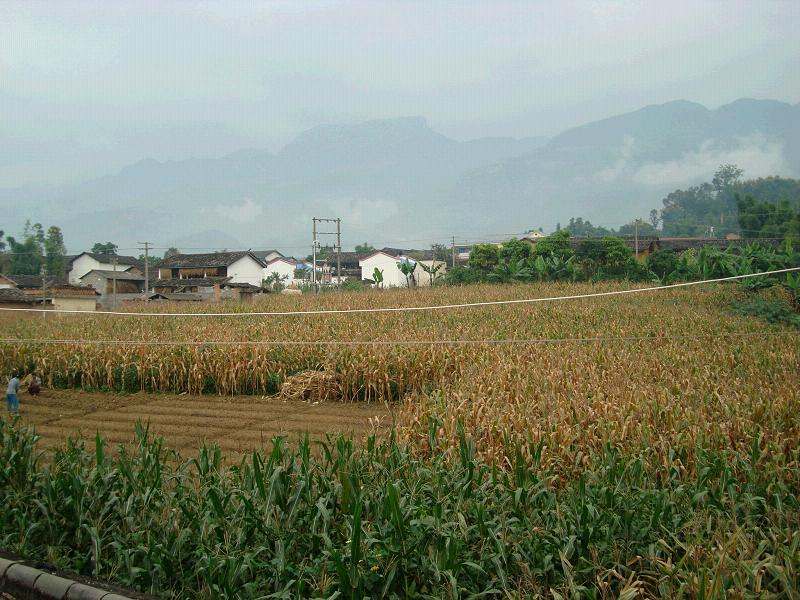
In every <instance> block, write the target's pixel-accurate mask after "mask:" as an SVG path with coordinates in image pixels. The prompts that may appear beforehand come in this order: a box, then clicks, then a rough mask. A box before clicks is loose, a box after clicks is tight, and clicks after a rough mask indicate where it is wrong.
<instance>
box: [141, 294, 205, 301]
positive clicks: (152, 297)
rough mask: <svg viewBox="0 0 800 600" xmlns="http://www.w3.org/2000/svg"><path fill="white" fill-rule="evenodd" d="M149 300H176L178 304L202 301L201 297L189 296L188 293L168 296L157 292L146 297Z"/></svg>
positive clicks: (199, 295)
mask: <svg viewBox="0 0 800 600" xmlns="http://www.w3.org/2000/svg"><path fill="white" fill-rule="evenodd" d="M148 298H149V299H150V300H159V299H161V300H176V301H179V302H200V301H202V300H203V296H202V295H201V294H191V293H188V292H182V293H180V294H168V293H166V292H159V293H157V294H151V295H150V296H148Z"/></svg>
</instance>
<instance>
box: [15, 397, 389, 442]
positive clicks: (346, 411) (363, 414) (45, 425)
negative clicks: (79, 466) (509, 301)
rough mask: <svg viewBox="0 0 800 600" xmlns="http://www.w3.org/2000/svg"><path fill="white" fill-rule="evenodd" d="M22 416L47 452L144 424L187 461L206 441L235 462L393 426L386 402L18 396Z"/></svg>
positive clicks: (112, 438) (121, 438)
mask: <svg viewBox="0 0 800 600" xmlns="http://www.w3.org/2000/svg"><path fill="white" fill-rule="evenodd" d="M20 413H21V416H22V419H23V421H24V422H26V423H28V424H31V425H33V426H35V428H36V432H37V433H38V434H39V435H40V436H41V439H40V442H39V444H40V446H41V447H44V448H51V447H54V446H59V445H62V444H63V443H64V441H65V440H66V438H68V437H78V436H81V435H82V436H84V437H86V438H94V436H95V434H96V433H97V432H98V431H99V432H100V434H101V435H102V436H103V437H104V438H105V439H106V441H107V442H108V443H109V445H110V446H112V447H113V446H117V445H119V444H127V443H129V442H131V440H132V439H133V436H134V425H135V424H136V422H137V421H141V422H142V423H143V424H146V423H149V424H150V430H151V431H152V432H153V433H155V434H157V435H160V436H163V437H164V440H165V443H166V445H168V446H170V447H172V448H175V449H177V450H179V451H180V452H181V454H183V455H184V456H191V455H193V454H194V453H195V451H196V450H197V448H198V447H199V446H200V445H201V444H202V443H203V442H207V443H216V444H218V445H219V446H220V447H221V448H222V450H223V451H224V452H225V453H226V454H228V455H229V456H231V457H234V456H236V455H239V454H242V453H246V452H250V451H252V450H254V449H256V448H261V449H266V450H268V449H269V448H270V447H271V443H270V441H271V439H272V438H273V437H274V436H277V435H285V436H287V437H288V438H289V439H290V440H294V439H296V438H297V437H298V436H299V435H301V434H304V433H308V435H309V437H310V438H311V439H312V440H321V439H325V437H326V435H327V434H336V433H344V434H348V435H353V436H354V437H355V438H364V437H366V436H367V435H369V434H370V433H373V432H375V433H381V432H384V431H387V430H388V429H389V428H390V427H391V423H392V416H391V413H390V411H389V410H388V409H387V407H386V406H384V405H382V404H365V403H336V402H330V403H309V402H302V401H283V400H280V399H278V398H275V397H263V398H262V397H258V396H235V397H227V396H189V395H171V394H147V393H140V394H125V395H122V394H114V393H94V392H83V391H80V390H49V389H47V390H43V392H42V395H41V396H39V397H36V398H33V397H31V396H30V395H28V394H27V393H25V392H23V393H21V394H20Z"/></svg>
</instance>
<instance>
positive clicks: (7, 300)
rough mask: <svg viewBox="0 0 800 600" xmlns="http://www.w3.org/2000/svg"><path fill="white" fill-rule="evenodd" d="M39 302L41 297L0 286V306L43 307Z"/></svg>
mask: <svg viewBox="0 0 800 600" xmlns="http://www.w3.org/2000/svg"><path fill="white" fill-rule="evenodd" d="M37 304H38V305H40V306H38V307H37V306H36V305H37ZM41 304H42V302H41V298H34V297H33V296H28V295H27V294H25V293H24V292H23V291H22V290H18V289H17V288H13V287H8V288H0V306H2V307H3V308H43V306H41ZM45 308H46V307H45Z"/></svg>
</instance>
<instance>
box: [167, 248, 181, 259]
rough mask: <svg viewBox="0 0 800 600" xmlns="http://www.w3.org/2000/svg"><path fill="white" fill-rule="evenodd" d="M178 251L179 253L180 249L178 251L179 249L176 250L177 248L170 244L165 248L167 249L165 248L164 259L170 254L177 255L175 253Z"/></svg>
mask: <svg viewBox="0 0 800 600" xmlns="http://www.w3.org/2000/svg"><path fill="white" fill-rule="evenodd" d="M180 253H181V251H180V250H178V249H177V248H174V247H172V246H170V247H169V248H167V249H166V251H165V252H164V260H167V259H168V258H170V257H171V256H177V255H178V254H180Z"/></svg>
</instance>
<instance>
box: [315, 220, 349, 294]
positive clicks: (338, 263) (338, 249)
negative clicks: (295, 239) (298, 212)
mask: <svg viewBox="0 0 800 600" xmlns="http://www.w3.org/2000/svg"><path fill="white" fill-rule="evenodd" d="M311 221H312V227H313V229H312V236H313V241H312V259H313V263H314V264H313V268H312V272H313V275H314V281H315V282H317V248H323V247H324V248H327V249H331V248H332V249H334V250H336V278H337V279H339V278H340V277H341V275H340V273H341V268H342V220H341V219H340V218H338V217H337V218H336V219H322V218H320V217H313V218H312V220H311ZM317 223H336V231H319V230H317ZM322 235H335V236H336V245H335V246H333V247H331V246H330V245H329V244H325V245H324V246H323V245H322V244H320V241H319V237H320V236H322ZM325 264H326V265H327V264H328V259H327V258H326V259H325ZM328 272H330V270H328ZM317 289H319V284H318V283H317Z"/></svg>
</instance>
